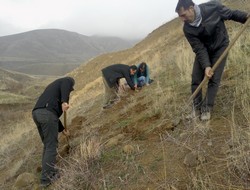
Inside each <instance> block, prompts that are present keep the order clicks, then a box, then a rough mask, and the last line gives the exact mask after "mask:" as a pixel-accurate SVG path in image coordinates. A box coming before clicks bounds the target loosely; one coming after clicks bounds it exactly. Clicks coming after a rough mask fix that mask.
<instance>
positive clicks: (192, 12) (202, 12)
mask: <svg viewBox="0 0 250 190" xmlns="http://www.w3.org/2000/svg"><path fill="white" fill-rule="evenodd" d="M175 12H177V13H178V15H179V17H180V18H181V20H182V21H183V22H184V25H183V31H184V34H185V37H186V39H187V40H188V42H189V44H190V45H191V47H192V49H193V52H194V53H195V55H196V56H195V61H194V64H193V71H192V83H191V91H192V93H193V92H195V90H196V89H197V87H198V86H199V85H200V83H201V82H202V80H203V78H204V76H207V77H208V78H209V82H208V86H207V93H206V95H205V97H202V91H201V90H200V92H199V93H198V94H197V96H196V97H195V98H194V101H193V107H194V111H193V113H195V115H200V119H201V120H203V121H206V120H210V118H211V111H212V109H213V106H214V102H215V97H216V94H217V91H218V88H219V85H220V80H221V76H222V73H223V70H224V67H225V64H226V59H227V57H225V58H224V59H223V60H222V61H221V63H220V65H219V66H218V67H217V69H216V70H215V71H214V72H212V70H211V69H212V67H213V65H214V64H215V63H216V62H217V60H218V59H219V57H220V56H221V55H222V54H223V52H224V51H225V49H226V48H227V47H228V45H229V36H228V33H227V29H226V26H225V23H224V22H225V21H226V20H233V21H236V22H240V23H245V22H246V21H247V19H248V18H249V14H248V13H246V12H243V11H239V10H231V9H229V8H228V7H226V6H224V5H222V4H221V3H220V2H218V1H209V2H207V3H203V4H200V5H196V4H195V3H194V2H193V1H192V0H179V1H178V4H177V6H176V9H175Z"/></svg>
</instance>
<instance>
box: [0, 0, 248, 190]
mask: <svg viewBox="0 0 250 190" xmlns="http://www.w3.org/2000/svg"><path fill="white" fill-rule="evenodd" d="M241 3H243V5H244V8H245V9H246V10H248V11H249V10H250V7H249V4H248V3H246V2H245V4H244V2H243V1H241ZM241 3H240V4H239V3H235V1H227V4H228V6H229V7H232V8H241V7H242V4H241ZM226 24H227V27H228V28H229V34H230V38H231V39H232V38H233V37H234V36H235V35H236V34H237V32H238V31H239V29H240V28H241V27H242V25H240V24H236V23H232V22H227V23H226ZM248 34H249V28H248V29H247V31H245V32H244V33H243V34H242V36H241V37H240V39H239V40H238V41H237V43H236V44H235V46H234V47H233V49H232V50H231V52H230V55H229V58H228V65H227V67H226V69H225V73H224V76H223V80H222V84H221V87H220V90H219V94H218V96H217V99H216V105H215V108H214V113H213V115H212V120H211V121H209V122H205V123H203V122H200V121H199V120H198V119H197V120H191V121H190V120H186V119H185V116H186V115H187V114H188V113H189V111H190V105H189V104H188V102H187V100H188V98H189V96H190V95H191V94H190V75H191V68H192V63H193V59H194V54H193V52H192V51H191V48H190V46H189V44H188V43H187V41H186V40H185V38H184V36H183V33H182V23H181V22H180V21H179V19H174V20H173V21H171V22H169V23H166V24H164V25H162V26H161V27H159V28H158V29H156V30H155V31H153V32H152V33H151V34H149V35H148V36H147V37H146V38H145V39H144V40H143V41H142V42H140V43H138V44H137V45H136V46H135V47H133V48H131V49H127V50H125V51H121V52H116V53H112V54H105V55H101V56H98V57H97V58H95V59H92V60H90V61H89V62H88V63H87V64H85V65H81V66H80V67H79V68H77V69H75V70H74V71H72V72H71V73H69V76H72V77H74V78H75V80H76V87H75V91H74V92H73V94H72V96H71V100H70V105H71V108H70V109H69V111H68V114H67V116H68V117H67V121H68V128H69V130H70V131H71V138H70V140H69V145H70V147H71V148H70V150H69V149H68V148H69V147H68V142H67V140H66V139H65V137H64V136H60V139H59V141H60V143H59V156H58V166H59V169H60V171H61V178H60V179H59V180H58V181H57V182H56V183H55V184H53V185H52V186H51V187H50V188H49V189H65V190H66V189H68V190H71V189H76V190H82V189H91V190H92V189H124V190H125V189H126V190H127V189H169V190H170V189H180V190H182V189H187V190H191V189H192V190H193V189H197V190H207V189H209V190H210V189H212V190H213V189H214V190H217V189H218V190H223V189H225V190H228V189H235V190H236V189H237V190H243V189H249V187H250V184H249V176H250V171H249V166H250V160H249V150H250V147H249V142H250V136H249V134H250V128H249V126H250V122H249V118H250V115H249V114H250V106H249V105H250V102H249V100H250V94H249V92H250V91H249V90H250V89H249V82H250V79H249V76H250V73H249V71H250V69H249V64H248V63H249V61H248V59H249V52H250V49H249V47H250V38H249V35H248ZM141 61H145V62H146V63H148V64H149V66H150V68H151V78H153V79H154V80H155V82H154V83H152V84H151V85H150V86H147V87H145V88H143V89H142V90H140V91H138V92H134V91H130V90H126V91H124V92H122V93H121V96H122V99H121V101H120V102H119V103H118V104H116V105H114V107H112V108H111V109H108V110H105V111H104V110H102V109H101V107H102V98H103V84H102V78H101V69H102V68H103V67H105V66H108V65H111V64H114V63H124V64H137V63H140V62H141ZM21 121H23V122H24V121H25V123H26V124H28V125H29V126H30V127H23V128H22V129H25V130H26V131H22V133H21V134H22V135H23V136H25V139H26V140H27V141H25V142H22V141H21V139H22V136H21V135H17V134H18V133H15V132H13V133H14V134H15V135H16V136H15V137H19V138H17V141H16V142H17V143H18V146H19V147H20V148H19V149H17V150H20V149H22V150H23V151H22V155H24V156H23V157H24V158H23V159H21V158H19V157H18V156H17V155H16V154H14V152H15V151H14V150H16V148H14V147H15V144H14V142H13V141H8V142H9V143H8V144H6V143H3V142H4V140H6V139H7V137H8V136H9V133H7V135H6V137H3V140H1V141H0V144H1V145H2V146H1V154H2V155H4V159H3V160H2V161H1V163H2V164H1V165H0V166H1V171H2V172H0V176H1V178H0V179H1V180H2V181H1V182H2V183H1V184H3V185H2V186H0V187H2V189H10V188H11V187H12V186H13V184H14V183H15V182H14V181H15V179H16V178H17V176H18V175H19V174H22V173H23V172H30V173H32V174H34V175H35V176H36V182H37V181H38V179H39V175H40V173H39V171H37V170H36V169H37V168H39V166H40V161H41V158H40V157H41V153H42V145H41V143H40V142H39V140H38V139H39V137H38V135H37V132H36V131H35V129H32V128H31V126H32V127H35V126H34V124H33V123H32V119H31V118H30V117H28V116H26V120H21ZM12 125H13V126H14V124H13V123H12ZM17 127H19V126H17ZM18 132H20V131H18ZM13 136H14V135H13ZM12 139H13V138H12ZM29 142H32V143H29ZM17 150H16V152H17V153H20V152H18V151H17ZM8 155H11V158H12V159H11V161H10V160H8V158H9V157H8ZM11 163H19V164H15V165H13V166H12V165H11ZM34 183H35V182H34ZM24 185H25V184H24ZM28 185H33V183H29V184H28ZM33 187H35V185H34V186H33ZM33 189H35V188H33Z"/></svg>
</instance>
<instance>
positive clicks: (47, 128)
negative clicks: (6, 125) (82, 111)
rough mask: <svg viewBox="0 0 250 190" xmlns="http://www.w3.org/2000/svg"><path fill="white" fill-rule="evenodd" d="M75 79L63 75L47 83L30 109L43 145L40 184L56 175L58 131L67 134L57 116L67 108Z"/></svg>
mask: <svg viewBox="0 0 250 190" xmlns="http://www.w3.org/2000/svg"><path fill="white" fill-rule="evenodd" d="M74 84H75V81H74V79H73V78H71V77H64V78H60V79H57V80H55V81H54V82H52V83H51V84H49V85H48V86H47V87H46V89H45V90H44V92H43V93H42V94H41V96H40V97H39V99H38V101H37V102H36V105H35V107H34V108H33V110H32V116H33V120H34V122H35V123H36V126H37V129H38V132H39V135H40V137H41V140H42V142H43V145H44V149H43V155H42V174H41V186H43V187H46V186H48V185H50V184H51V182H52V181H53V179H55V178H56V177H57V175H58V171H57V169H56V168H55V162H56V155H57V150H56V149H57V145H58V132H61V131H63V133H64V134H65V135H66V136H68V135H69V132H68V131H67V130H65V129H64V127H63V125H62V123H61V121H60V120H59V117H60V116H61V115H62V113H63V112H64V111H67V110H68V108H69V95H70V92H71V91H73V90H74V89H73V86H74Z"/></svg>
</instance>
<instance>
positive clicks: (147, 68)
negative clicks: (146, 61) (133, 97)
mask: <svg viewBox="0 0 250 190" xmlns="http://www.w3.org/2000/svg"><path fill="white" fill-rule="evenodd" d="M146 73H147V76H146V84H149V79H150V76H149V74H150V73H149V66H148V65H147V66H146Z"/></svg>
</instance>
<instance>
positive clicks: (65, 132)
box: [63, 129, 70, 137]
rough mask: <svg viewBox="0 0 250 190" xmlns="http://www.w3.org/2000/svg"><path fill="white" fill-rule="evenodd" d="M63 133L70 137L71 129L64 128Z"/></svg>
mask: <svg viewBox="0 0 250 190" xmlns="http://www.w3.org/2000/svg"><path fill="white" fill-rule="evenodd" d="M63 134H64V135H65V136H66V137H69V136H70V132H69V130H67V129H64V130H63Z"/></svg>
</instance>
